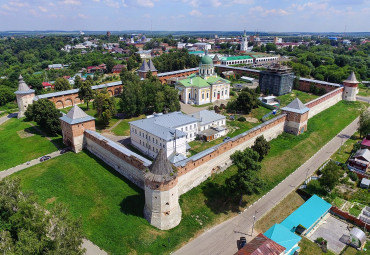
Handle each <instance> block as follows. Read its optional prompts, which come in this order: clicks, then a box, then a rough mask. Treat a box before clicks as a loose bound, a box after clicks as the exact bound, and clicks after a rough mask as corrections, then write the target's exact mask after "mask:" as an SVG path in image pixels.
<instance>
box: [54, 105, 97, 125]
mask: <svg viewBox="0 0 370 255" xmlns="http://www.w3.org/2000/svg"><path fill="white" fill-rule="evenodd" d="M60 119H61V120H63V121H65V122H67V123H68V124H77V123H82V122H86V121H90V120H95V118H94V117H91V116H90V115H87V114H86V113H85V112H84V111H83V110H81V108H80V107H78V106H77V105H75V106H73V107H72V109H71V110H70V111H69V112H68V113H67V114H65V115H63V116H62V117H61V118H60Z"/></svg>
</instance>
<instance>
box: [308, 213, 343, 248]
mask: <svg viewBox="0 0 370 255" xmlns="http://www.w3.org/2000/svg"><path fill="white" fill-rule="evenodd" d="M320 224H321V225H320V226H319V227H318V228H317V229H316V230H315V232H314V233H312V235H311V236H310V237H309V239H310V240H311V241H315V240H316V238H318V237H322V238H324V239H325V240H327V241H328V249H329V250H331V251H333V252H335V253H336V254H339V253H340V252H341V251H342V250H343V248H344V247H345V246H346V245H345V244H344V243H342V242H341V241H339V239H340V238H341V237H342V235H349V230H348V228H347V227H348V225H347V224H346V223H344V222H342V221H340V220H338V219H336V218H334V217H333V216H331V215H330V216H329V217H327V218H326V220H324V221H323V222H321V223H320Z"/></svg>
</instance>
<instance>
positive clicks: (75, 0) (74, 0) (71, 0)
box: [60, 0, 81, 5]
mask: <svg viewBox="0 0 370 255" xmlns="http://www.w3.org/2000/svg"><path fill="white" fill-rule="evenodd" d="M60 3H61V4H65V5H81V2H80V1H79V0H63V1H61V2H60Z"/></svg>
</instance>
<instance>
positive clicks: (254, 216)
mask: <svg viewBox="0 0 370 255" xmlns="http://www.w3.org/2000/svg"><path fill="white" fill-rule="evenodd" d="M257 213H258V212H257V210H256V211H254V215H253V225H252V234H251V236H252V237H253V230H254V223H255V222H256V214H257Z"/></svg>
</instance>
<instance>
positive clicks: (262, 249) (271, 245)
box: [234, 233, 286, 255]
mask: <svg viewBox="0 0 370 255" xmlns="http://www.w3.org/2000/svg"><path fill="white" fill-rule="evenodd" d="M285 250H286V248H285V247H284V246H282V245H280V244H278V243H276V242H274V241H272V240H271V239H270V238H268V237H266V236H265V235H264V234H262V233H260V234H258V235H257V236H256V237H255V238H253V239H252V240H251V241H250V242H248V243H247V244H246V245H244V246H243V247H242V248H241V249H240V250H238V252H237V253H235V254H234V255H282V254H284V251H285Z"/></svg>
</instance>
